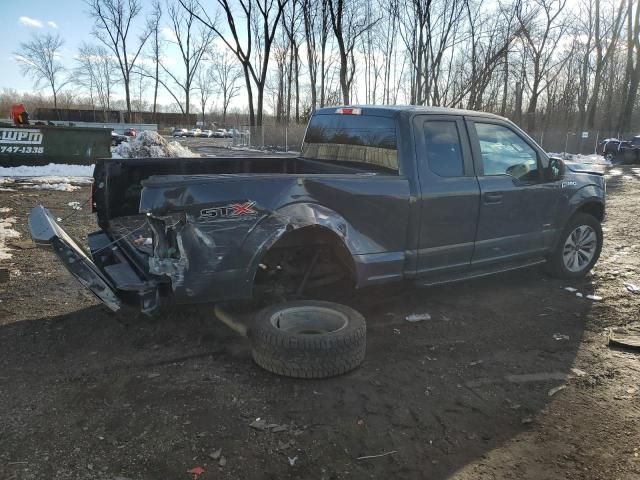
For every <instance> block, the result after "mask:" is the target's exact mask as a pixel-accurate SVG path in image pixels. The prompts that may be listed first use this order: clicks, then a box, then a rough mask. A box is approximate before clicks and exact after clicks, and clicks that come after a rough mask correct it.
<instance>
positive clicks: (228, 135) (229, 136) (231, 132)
mask: <svg viewBox="0 0 640 480" xmlns="http://www.w3.org/2000/svg"><path fill="white" fill-rule="evenodd" d="M234 132H237V130H234V129H233V128H229V129H227V134H226V135H225V137H227V138H233V133H234Z"/></svg>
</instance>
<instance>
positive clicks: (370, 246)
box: [29, 106, 605, 313]
mask: <svg viewBox="0 0 640 480" xmlns="http://www.w3.org/2000/svg"><path fill="white" fill-rule="evenodd" d="M595 168H596V167H594V166H581V165H571V164H568V163H564V162H563V161H562V160H560V159H556V158H549V157H548V156H547V154H546V153H545V152H544V151H543V150H542V149H541V148H540V147H539V146H538V145H537V144H536V143H535V142H534V141H533V140H532V139H531V138H530V137H529V136H528V135H526V134H525V133H524V132H523V131H522V130H520V129H519V128H518V127H517V126H516V125H514V124H513V123H512V122H510V121H508V120H506V119H504V118H501V117H498V116H495V115H491V114H486V113H480V112H472V111H464V110H452V109H445V108H426V107H408V106H402V107H401V106H397V107H390V106H380V107H376V106H373V107H372V106H362V107H339V108H338V107H336V108H322V109H319V110H317V111H316V112H315V113H314V114H313V116H312V118H311V120H310V122H309V125H308V127H307V131H306V134H305V137H304V142H303V145H302V150H301V153H300V155H299V156H297V157H292V156H283V157H264V158H251V157H240V158H150V159H149V158H145V159H104V160H100V161H99V162H98V163H97V165H96V168H95V172H94V184H93V199H92V202H93V207H94V210H95V212H96V213H97V222H98V225H99V227H100V230H98V231H96V232H95V233H92V234H90V235H89V237H88V250H89V252H85V250H84V249H83V248H81V246H80V245H79V243H78V242H76V241H74V240H73V239H72V238H71V237H70V236H69V235H68V234H67V233H65V231H64V230H63V227H62V226H61V225H60V224H58V223H57V222H56V220H55V218H54V217H53V216H52V215H51V214H50V212H49V211H48V210H47V209H46V208H44V207H42V206H38V207H36V208H35V209H34V210H33V211H32V212H31V214H30V217H29V228H30V231H31V236H32V238H33V239H34V241H35V242H36V243H38V244H40V245H45V246H48V247H52V249H53V252H54V253H55V254H56V255H57V256H58V257H59V258H60V260H61V262H62V263H63V264H64V265H65V266H66V267H67V268H68V270H69V271H70V272H71V273H72V274H73V275H74V276H75V277H76V278H77V279H78V280H79V281H80V282H81V283H82V284H83V285H84V286H85V287H87V288H88V289H90V290H91V291H92V292H93V293H94V294H95V295H96V296H97V297H98V298H99V299H100V300H102V301H103V302H104V303H105V304H106V305H108V306H109V307H110V308H111V309H113V310H119V309H120V308H121V307H123V306H124V305H130V306H134V307H135V308H138V309H140V310H142V311H144V312H147V313H150V312H152V311H154V310H156V309H157V308H158V307H160V306H163V305H166V304H172V303H173V304H175V303H198V302H218V301H225V300H234V299H250V298H251V297H252V296H254V295H255V294H257V293H258V292H271V293H274V292H275V293H277V294H279V295H292V296H295V295H302V294H304V293H305V292H307V291H308V290H310V289H314V288H318V287H319V286H323V285H326V284H330V283H332V282H337V281H341V282H349V283H350V284H351V285H353V286H355V287H357V288H360V287H366V286H369V285H374V284H381V283H386V282H393V281H399V280H411V281H414V282H417V283H419V284H422V285H431V284H438V283H443V282H450V281H456V280H461V279H467V278H473V277H479V276H482V275H487V274H492V273H497V272H503V271H507V270H511V269H515V268H521V267H526V266H530V265H534V264H538V263H543V262H547V263H548V266H549V268H550V270H551V271H552V272H553V273H555V274H556V275H560V276H564V277H579V276H582V275H585V274H586V273H587V272H588V271H589V270H590V269H591V267H592V266H593V265H594V263H595V262H596V261H597V259H598V256H599V254H600V249H601V247H602V229H601V227H600V223H601V221H602V220H603V218H604V214H605V181H604V177H603V175H602V172H598V171H595V170H594V169H595Z"/></svg>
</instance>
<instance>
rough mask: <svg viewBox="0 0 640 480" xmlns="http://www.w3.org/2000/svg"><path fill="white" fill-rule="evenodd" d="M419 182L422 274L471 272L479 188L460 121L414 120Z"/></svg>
mask: <svg viewBox="0 0 640 480" xmlns="http://www.w3.org/2000/svg"><path fill="white" fill-rule="evenodd" d="M413 127H414V133H415V145H416V161H417V169H418V176H419V180H420V190H421V193H420V196H419V198H418V202H419V211H420V233H419V240H418V252H417V256H418V269H417V270H418V274H419V275H429V274H436V273H441V272H445V271H448V270H462V269H465V268H468V267H469V263H470V262H471V257H472V255H473V245H474V239H475V235H476V224H477V220H478V209H479V204H480V188H479V186H478V181H477V179H476V176H475V172H474V167H473V161H472V157H471V150H470V147H469V138H468V136H467V131H466V128H465V124H464V120H463V118H462V117H461V116H454V115H419V116H416V117H414V120H413Z"/></svg>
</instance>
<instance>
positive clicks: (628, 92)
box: [617, 0, 640, 132]
mask: <svg viewBox="0 0 640 480" xmlns="http://www.w3.org/2000/svg"><path fill="white" fill-rule="evenodd" d="M634 6H635V14H634V9H633V7H634ZM626 47H627V61H626V67H625V76H624V81H623V83H622V104H621V111H620V117H619V119H618V128H617V130H618V131H619V132H627V131H629V130H630V127H631V114H632V112H633V108H634V106H635V103H636V96H637V94H638V85H639V84H640V5H638V2H634V1H633V0H628V4H627V45H626Z"/></svg>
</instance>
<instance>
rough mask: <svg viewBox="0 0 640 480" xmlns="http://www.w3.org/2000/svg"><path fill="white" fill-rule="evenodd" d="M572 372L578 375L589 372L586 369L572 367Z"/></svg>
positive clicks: (582, 375) (581, 375)
mask: <svg viewBox="0 0 640 480" xmlns="http://www.w3.org/2000/svg"><path fill="white" fill-rule="evenodd" d="M571 373H573V374H574V375H575V376H576V377H584V376H585V375H586V374H587V372H585V371H584V370H580V369H579V368H572V369H571Z"/></svg>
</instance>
